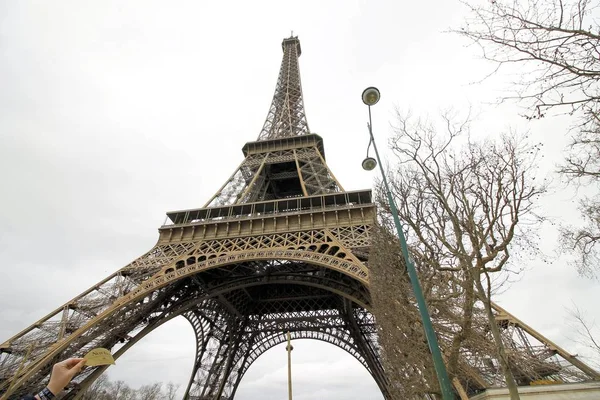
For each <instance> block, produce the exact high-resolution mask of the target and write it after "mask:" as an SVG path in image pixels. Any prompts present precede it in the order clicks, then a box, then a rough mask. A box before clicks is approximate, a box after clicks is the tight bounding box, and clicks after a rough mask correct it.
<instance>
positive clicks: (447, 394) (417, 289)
mask: <svg viewBox="0 0 600 400" xmlns="http://www.w3.org/2000/svg"><path fill="white" fill-rule="evenodd" d="M380 97H381V94H380V93H379V90H378V89H377V88H375V87H368V88H366V89H365V90H364V91H363V93H362V101H363V103H365V104H366V105H367V106H368V107H369V123H368V124H367V126H368V128H369V136H370V138H371V140H370V141H369V147H367V158H365V159H364V160H363V162H362V167H363V169H365V170H367V171H371V170H373V169H375V167H376V166H377V164H379V169H380V170H381V178H382V180H383V186H384V187H385V192H386V195H387V199H388V202H389V204H390V210H391V212H392V216H393V217H394V225H396V231H397V233H398V238H399V239H400V247H401V248H402V255H403V256H404V263H405V264H406V271H407V272H408V277H409V278H410V283H411V285H412V289H413V292H414V294H415V299H416V300H417V306H418V308H419V313H420V314H421V321H422V322H423V329H424V330H425V337H426V338H427V344H428V345H429V351H431V357H432V358H433V365H434V367H435V372H436V375H437V378H438V382H439V384H440V389H441V390H442V397H443V399H444V400H452V399H454V393H453V391H452V386H451V384H450V378H449V377H448V371H446V365H445V364H444V360H443V358H442V353H441V351H440V346H439V344H438V341H437V337H436V335H435V331H434V330H433V325H432V323H431V317H430V316H429V311H428V310H427V303H425V297H424V296H423V290H422V289H421V283H420V282H419V277H418V276H417V271H416V269H415V266H414V264H413V262H412V260H411V258H410V256H409V254H408V246H407V245H406V238H405V237H404V232H403V231H402V225H401V224H400V218H399V217H398V208H397V207H396V202H395V201H394V198H393V196H392V192H391V191H390V186H389V185H388V182H387V178H386V176H385V172H384V171H383V164H382V163H381V159H380V158H379V152H378V151H377V146H376V145H375V138H374V137H373V129H372V122H371V106H373V105H375V104H377V102H378V101H379V98H380ZM371 144H372V145H373V149H374V150H375V157H376V158H377V160H375V159H373V158H372V157H369V148H370V146H371Z"/></svg>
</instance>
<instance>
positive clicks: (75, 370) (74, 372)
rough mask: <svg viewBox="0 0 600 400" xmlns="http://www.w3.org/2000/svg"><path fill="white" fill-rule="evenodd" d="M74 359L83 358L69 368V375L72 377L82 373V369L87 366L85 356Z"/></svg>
mask: <svg viewBox="0 0 600 400" xmlns="http://www.w3.org/2000/svg"><path fill="white" fill-rule="evenodd" d="M74 360H81V361H79V362H78V363H77V364H75V366H73V367H72V368H71V369H70V370H69V376H70V377H71V378H73V377H74V376H75V375H77V374H78V373H80V372H81V370H82V369H83V367H84V366H85V360H84V359H83V358H75V359H74Z"/></svg>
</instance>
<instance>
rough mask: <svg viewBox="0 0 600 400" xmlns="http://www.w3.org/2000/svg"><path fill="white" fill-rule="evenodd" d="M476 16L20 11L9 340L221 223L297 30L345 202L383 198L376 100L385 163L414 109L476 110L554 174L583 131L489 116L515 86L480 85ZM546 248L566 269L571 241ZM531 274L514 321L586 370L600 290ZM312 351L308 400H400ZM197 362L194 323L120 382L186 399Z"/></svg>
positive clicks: (11, 6) (300, 377) (143, 349)
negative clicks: (373, 152)
mask: <svg viewBox="0 0 600 400" xmlns="http://www.w3.org/2000/svg"><path fill="white" fill-rule="evenodd" d="M463 12H464V9H463V8H462V7H461V6H460V5H459V3H458V2H455V1H441V0H436V1H429V2H398V1H393V0H390V1H371V2H367V1H342V0H339V1H303V2H289V1H271V2H263V1H254V2H247V1H235V2H198V1H181V2H177V3H174V2H170V3H168V5H167V3H165V2H155V1H129V2H121V1H103V2H91V1H81V0H80V1H70V2H69V1H63V2H51V3H49V2H34V1H19V2H13V1H0V182H1V183H2V189H1V190H2V196H1V197H0V225H1V226H2V229H1V230H0V251H1V252H2V256H3V266H2V273H3V275H2V276H3V278H2V280H1V283H0V340H2V341H3V340H5V339H6V338H8V337H9V336H11V335H12V334H14V333H16V332H17V331H18V330H19V329H22V328H24V327H26V326H28V325H29V324H31V323H32V322H34V321H35V320H36V319H37V318H40V317H42V316H43V315H45V314H46V313H47V312H49V311H50V310H52V309H54V308H55V307H57V306H59V305H60V304H62V303H63V302H65V301H68V300H69V299H70V298H72V297H74V296H75V295H77V294H79V293H80V292H81V291H83V290H84V289H87V288H88V287H89V286H91V285H93V284H94V283H96V282H97V281H98V280H100V279H102V278H104V277H105V276H106V275H108V274H109V273H111V272H113V271H114V270H116V269H118V268H120V267H122V266H123V265H125V264H127V263H128V262H129V261H131V260H132V259H134V258H136V257H137V256H139V255H141V254H142V253H144V252H145V251H146V250H148V249H149V248H150V247H151V246H152V245H153V244H154V243H155V241H156V238H157V232H156V229H157V228H158V227H159V225H160V224H161V223H162V222H163V220H164V213H165V212H166V211H168V210H176V209H183V208H193V207H199V206H202V205H203V204H204V202H205V201H206V200H207V199H208V198H209V197H210V196H211V195H212V194H214V192H215V191H216V190H217V189H218V188H219V186H220V185H221V184H222V183H223V182H224V181H225V180H226V179H227V177H228V176H229V175H230V174H231V173H232V172H233V170H234V168H235V167H236V166H237V165H238V164H239V162H240V161H241V160H242V153H241V151H240V149H241V147H242V145H243V144H244V143H245V142H246V141H249V140H254V139H255V138H256V136H257V135H258V133H259V131H260V128H261V127H262V124H263V122H264V118H265V116H266V113H267V110H268V106H269V104H270V101H271V96H272V95H273V90H274V87H275V81H276V78H277V73H278V70H279V63H280V61H281V47H280V43H281V39H282V38H283V37H286V36H289V34H290V31H291V30H294V34H298V35H299V38H300V40H301V44H302V50H303V54H302V56H301V58H300V69H301V74H302V82H303V89H304V96H305V104H306V111H307V117H308V122H309V126H310V128H311V130H312V131H313V132H315V133H319V134H320V135H322V136H323V137H324V139H325V149H326V155H327V161H328V164H329V166H330V168H331V169H332V170H333V172H334V173H335V174H336V176H337V178H338V179H339V180H340V181H341V183H342V185H344V188H345V189H348V190H352V189H362V188H369V187H371V186H372V182H373V179H374V178H375V176H376V175H375V174H372V173H366V172H364V171H363V170H362V169H361V168H360V162H361V160H362V159H363V158H364V155H365V151H366V144H367V140H368V139H367V133H366V117H367V115H366V109H365V107H364V105H363V104H362V103H361V101H360V93H361V92H362V90H363V89H364V88H365V87H367V86H370V85H375V86H378V87H379V89H380V90H381V92H382V96H383V97H382V101H381V102H380V104H378V105H377V106H376V107H375V108H374V109H373V112H374V129H375V134H376V136H377V137H378V143H379V145H380V147H382V148H383V147H384V145H385V138H386V137H387V136H389V134H390V133H391V130H390V128H389V124H390V123H391V122H393V112H394V111H393V110H394V107H395V106H398V107H400V108H401V109H403V110H407V109H409V108H410V109H412V110H413V112H414V113H415V114H423V113H430V114H435V113H437V112H438V111H439V110H440V109H443V108H446V107H448V106H454V107H456V108H457V109H466V108H468V107H469V106H472V107H473V109H474V112H475V113H476V114H478V115H479V120H478V122H477V123H476V124H475V126H474V131H473V132H474V135H475V134H481V135H488V134H489V135H494V134H497V133H499V132H500V131H502V130H505V129H506V128H507V127H509V126H514V127H517V128H518V129H520V130H527V129H529V130H530V131H531V136H532V139H534V140H538V141H542V142H544V143H545V151H546V153H545V154H546V157H545V161H544V162H543V164H542V167H543V168H544V169H545V170H546V171H548V172H549V171H550V170H551V169H552V167H553V165H554V163H556V162H558V161H559V160H560V158H561V154H560V153H561V150H562V148H563V146H564V144H565V142H566V139H565V133H564V130H565V127H566V126H567V122H566V121H565V120H564V119H552V120H550V119H547V120H544V121H541V122H534V123H529V124H528V123H526V121H524V120H523V119H521V118H519V117H518V116H517V113H518V111H519V110H518V109H517V107H516V106H514V105H511V104H505V105H502V106H490V105H488V104H487V103H489V102H492V101H493V100H494V99H495V98H496V97H497V96H498V94H499V92H498V88H499V87H501V84H502V83H505V82H506V81H507V79H508V78H507V77H506V75H499V76H497V77H494V78H493V79H490V80H488V81H486V82H485V83H484V84H481V85H471V84H470V83H472V82H474V81H476V80H478V79H480V78H481V77H483V76H484V75H485V74H486V73H487V72H489V71H490V70H491V66H490V65H488V64H486V63H484V62H482V61H480V60H478V59H477V57H478V53H477V51H476V49H474V48H466V47H464V45H465V43H464V42H463V41H461V40H460V39H459V38H458V37H456V36H453V35H449V34H444V33H442V31H444V30H446V29H447V28H448V27H450V26H453V25H454V26H456V25H458V24H459V23H460V21H461V18H462V15H463ZM508 72H510V71H508ZM478 132H479V133H478ZM382 150H383V149H382ZM384 153H385V154H387V152H385V151H384ZM385 154H384V155H385ZM543 207H544V210H545V212H546V213H549V214H552V215H554V216H558V217H562V218H564V219H565V220H573V219H575V218H576V216H577V213H576V210H575V208H574V203H573V194H572V192H570V191H561V192H559V193H557V194H555V195H553V196H551V197H549V198H547V199H546V200H544V203H543ZM542 234H543V241H544V249H545V250H546V251H548V252H552V250H553V247H554V246H555V245H556V234H555V232H554V230H553V228H552V227H548V229H546V230H544V232H542ZM526 268H527V270H526V271H525V272H524V274H523V275H522V277H521V278H520V280H519V281H518V282H516V283H514V284H513V286H512V288H511V289H510V291H508V292H506V293H504V294H503V295H502V296H501V297H500V304H501V305H503V306H505V307H506V308H507V309H508V310H509V311H510V312H512V313H514V314H515V315H516V316H518V317H519V318H521V319H523V320H524V321H525V322H527V323H529V324H530V325H531V326H533V327H534V328H536V329H538V330H540V331H541V332H542V333H543V334H545V335H547V336H548V337H549V338H550V339H552V340H555V341H556V342H558V343H559V344H560V345H563V346H565V347H566V348H567V349H568V350H570V351H572V352H574V353H577V352H581V351H583V350H582V349H579V348H578V347H576V346H575V345H574V344H573V343H571V342H570V340H569V337H570V332H569V331H570V329H569V327H568V326H567V325H566V324H565V322H564V321H565V318H566V311H565V307H566V306H569V305H570V304H571V302H575V303H577V304H578V305H579V306H580V307H581V308H582V309H583V310H584V311H586V312H587V313H588V315H589V317H590V318H591V319H592V318H596V319H600V311H597V310H595V309H594V307H592V306H591V305H593V304H597V303H598V302H599V300H600V294H599V293H600V292H599V291H598V283H597V282H595V281H590V280H586V279H583V278H580V277H578V276H577V273H576V271H575V270H574V269H573V268H572V267H570V266H569V263H568V260H567V259H564V258H560V259H558V260H557V261H556V262H554V263H553V264H551V265H547V264H544V263H542V262H532V263H531V264H529V265H527V267H526ZM295 346H296V350H295V351H294V360H295V367H294V368H295V379H296V382H297V383H296V386H295V391H296V393H297V394H298V396H297V398H299V399H301V398H306V399H309V398H330V399H365V398H372V399H375V398H381V396H380V394H379V393H378V391H377V388H376V386H375V384H374V382H373V381H372V379H371V378H370V377H369V376H368V374H367V373H366V372H365V371H364V370H363V369H362V367H361V366H360V365H359V363H358V362H356V361H354V359H353V358H352V357H350V356H348V355H346V354H345V353H343V352H342V351H341V350H338V349H337V348H334V347H332V346H329V345H326V344H321V343H317V344H314V343H311V342H307V341H301V342H298V344H297V345H295ZM193 351H194V344H193V337H192V331H191V329H190V328H189V327H188V326H187V325H186V322H185V321H183V320H179V319H178V320H174V321H172V322H171V323H169V324H166V325H164V326H163V327H161V328H159V329H158V330H157V331H156V332H154V333H153V334H151V335H149V336H148V337H147V338H145V339H144V340H143V341H142V342H140V343H139V344H138V345H137V346H136V347H135V348H134V349H132V350H131V351H130V352H129V353H127V354H126V355H125V356H124V357H122V358H121V359H120V360H119V362H118V365H117V366H115V367H111V369H110V370H109V375H110V377H111V378H112V379H124V380H126V381H127V382H129V383H130V384H131V385H133V386H139V385H141V384H144V383H149V382H152V381H159V380H160V381H168V380H172V381H174V382H177V383H181V384H182V386H184V385H185V384H186V383H187V380H188V378H189V376H188V375H189V371H190V370H191V365H192V357H193ZM144 360H147V361H144ZM284 367H285V351H284V350H283V348H282V347H276V348H274V349H273V350H271V351H269V352H267V353H266V354H265V355H264V356H263V357H261V358H260V359H259V360H258V361H257V362H256V364H255V365H254V366H253V367H252V368H251V369H250V371H249V372H248V374H247V376H246V377H245V379H244V381H243V382H242V384H241V386H240V389H239V392H238V395H239V396H238V398H239V399H242V400H244V399H252V398H256V397H258V396H260V398H264V399H280V398H282V397H284V396H285V391H286V386H285V369H284Z"/></svg>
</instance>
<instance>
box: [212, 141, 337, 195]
mask: <svg viewBox="0 0 600 400" xmlns="http://www.w3.org/2000/svg"><path fill="white" fill-rule="evenodd" d="M281 164H287V165H289V166H290V168H287V169H285V170H283V171H277V170H275V169H274V168H272V167H271V166H273V165H281ZM289 179H297V180H298V184H299V185H301V186H300V187H301V188H302V192H300V193H298V194H299V195H303V196H314V195H319V194H326V193H336V192H340V191H342V190H343V188H342V186H341V185H340V183H339V182H338V181H337V180H336V178H335V176H334V175H333V173H332V172H331V170H330V169H329V167H328V166H327V163H326V162H325V160H324V158H323V155H322V154H321V153H320V151H319V149H318V148H317V147H306V148H299V149H290V150H281V151H274V152H267V153H261V154H251V155H248V156H247V157H246V159H245V160H244V161H243V162H242V164H241V165H240V166H239V167H238V168H237V170H236V171H235V172H234V173H233V174H232V175H231V177H230V178H229V179H228V180H227V182H225V184H224V185H223V186H222V187H221V189H220V190H219V191H218V192H217V193H216V194H215V195H214V196H213V197H212V198H211V199H210V200H209V201H208V202H207V203H206V204H205V206H204V207H217V206H223V205H230V204H241V203H251V202H257V201H266V200H272V199H275V198H281V197H286V195H287V194H288V193H285V192H280V191H278V190H277V186H278V184H279V183H280V182H282V181H286V180H289Z"/></svg>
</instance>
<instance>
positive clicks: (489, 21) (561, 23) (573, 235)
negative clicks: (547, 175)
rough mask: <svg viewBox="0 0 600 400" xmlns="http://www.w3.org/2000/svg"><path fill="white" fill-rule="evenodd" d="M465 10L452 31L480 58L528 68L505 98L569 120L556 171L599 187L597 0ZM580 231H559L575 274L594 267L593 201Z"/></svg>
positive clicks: (598, 238)
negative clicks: (562, 158)
mask: <svg viewBox="0 0 600 400" xmlns="http://www.w3.org/2000/svg"><path fill="white" fill-rule="evenodd" d="M466 4H467V6H468V7H469V9H470V11H471V16H470V18H469V19H468V20H467V21H466V24H465V26H464V27H463V28H462V29H460V30H457V31H455V32H458V33H460V34H461V35H464V36H466V37H467V38H469V39H471V40H472V41H473V42H474V43H476V44H478V45H479V46H480V47H481V49H482V51H483V56H484V58H486V59H488V60H491V61H493V62H495V63H496V64H497V66H498V68H500V67H501V66H503V65H507V64H514V63H519V64H524V65H525V66H528V67H530V68H531V71H529V70H527V72H526V73H520V74H519V76H520V77H521V78H520V79H519V80H518V81H517V82H515V85H513V86H512V87H514V88H516V93H514V94H512V95H508V96H507V98H516V99H519V100H521V101H523V102H524V104H525V105H526V107H527V108H529V110H530V112H529V113H528V114H527V115H526V116H527V118H542V117H544V116H545V115H546V114H547V112H548V111H549V110H562V111H563V112H565V113H568V114H570V115H572V116H573V117H574V127H573V130H572V138H571V142H570V145H569V151H568V154H567V156H566V157H565V161H564V162H563V164H562V165H561V166H560V167H559V172H560V173H561V174H563V176H565V177H566V178H567V179H568V182H572V183H575V184H584V185H589V184H591V185H592V186H594V187H595V188H598V184H599V183H600V116H599V111H600V109H599V101H600V87H599V82H600V57H599V56H600V26H599V24H598V22H597V17H598V11H599V6H600V1H598V0H573V1H569V0H565V1H563V0H524V1H508V0H494V1H486V2H482V4H481V5H478V6H476V5H470V4H468V3H466ZM580 211H581V215H582V217H583V219H584V226H583V227H574V226H563V227H562V229H561V233H562V239H563V240H562V241H561V244H562V246H563V248H564V249H565V250H571V251H574V252H575V254H577V256H578V262H577V266H578V268H579V271H580V272H581V273H582V274H591V273H593V271H594V270H595V269H597V268H598V267H597V266H598V265H600V264H599V262H600V196H598V195H592V196H591V197H584V198H583V199H582V200H581V202H580Z"/></svg>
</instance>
